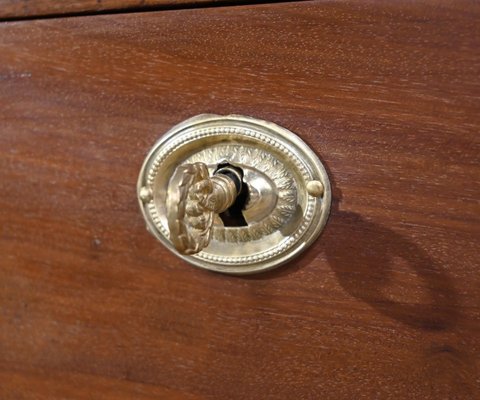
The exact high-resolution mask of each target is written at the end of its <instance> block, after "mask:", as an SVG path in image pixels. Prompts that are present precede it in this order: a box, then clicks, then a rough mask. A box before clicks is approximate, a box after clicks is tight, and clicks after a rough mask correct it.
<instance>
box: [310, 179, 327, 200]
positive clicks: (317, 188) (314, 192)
mask: <svg viewBox="0 0 480 400" xmlns="http://www.w3.org/2000/svg"><path fill="white" fill-rule="evenodd" d="M323 190H324V187H323V183H322V182H320V181H310V182H308V183H307V192H308V194H309V195H310V196H313V197H321V196H322V195H323Z"/></svg>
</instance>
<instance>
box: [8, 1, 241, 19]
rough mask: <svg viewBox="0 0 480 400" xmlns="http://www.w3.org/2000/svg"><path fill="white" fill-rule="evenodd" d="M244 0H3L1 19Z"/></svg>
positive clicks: (231, 2)
mask: <svg viewBox="0 0 480 400" xmlns="http://www.w3.org/2000/svg"><path fill="white" fill-rule="evenodd" d="M235 3H237V4H238V3H242V1H241V0H61V1H58V0H0V19H12V18H15V19H21V18H26V17H29V18H30V17H38V16H54V15H55V16H58V15H66V14H79V13H89V14H91V13H98V12H105V11H114V10H115V11H118V10H131V9H135V10H141V9H145V10H151V9H153V8H174V7H189V6H206V5H212V4H235Z"/></svg>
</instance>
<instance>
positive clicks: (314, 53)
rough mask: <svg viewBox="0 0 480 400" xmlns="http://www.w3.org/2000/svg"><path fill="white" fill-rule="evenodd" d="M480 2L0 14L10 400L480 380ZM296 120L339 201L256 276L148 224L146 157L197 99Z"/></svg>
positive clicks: (359, 392) (471, 393)
mask: <svg viewBox="0 0 480 400" xmlns="http://www.w3.org/2000/svg"><path fill="white" fill-rule="evenodd" d="M478 17H479V7H478V4H474V3H473V2H471V3H469V2H455V3H452V4H447V3H445V4H443V3H442V4H438V5H434V4H431V3H430V2H412V3H410V2H408V3H407V2H383V3H373V2H372V3H370V2H365V3H355V4H354V3H349V2H341V3H340V2H339V3H333V2H302V3H290V4H276V5H273V4H271V5H258V6H245V7H225V8H220V7H218V8H209V9H202V10H200V9H195V10H176V11H162V12H151V13H137V14H124V15H121V14H117V15H106V16H89V17H78V18H64V19H48V20H39V21H25V22H15V23H4V24H2V25H0V121H1V123H0V129H1V131H0V153H1V156H0V227H1V236H0V397H1V398H2V399H4V398H5V399H23V398H42V399H43V398H45V399H51V398H75V399H77V398H78V399H86V398H90V397H88V396H91V394H92V393H95V396H94V397H95V398H96V399H131V398H135V399H153V398H155V399H156V398H172V399H184V398H187V399H190V398H191V399H270V398H271V399H297V398H298V399H319V398H322V399H352V398H361V397H365V398H382V399H387V398H391V399H407V398H408V399H413V398H415V399H439V398H464V399H468V398H475V397H476V396H478V395H479V382H478V372H479V371H478V367H479V365H478V359H479V357H478V354H479V345H480V343H479V342H480V340H479V337H480V336H479V308H478V306H479V304H480V294H479V289H478V288H479V287H480V279H479V274H478V265H479V251H478V250H479V241H480V240H479V234H480V232H479V231H480V230H479V215H480V213H479V211H480V209H479V204H478V200H479V196H480V189H479V176H480V168H479V161H478V157H479V150H480V146H479V125H480V124H479V113H478V110H479V106H480V104H479V95H480V87H479V80H478V76H479V74H480V55H479V52H478V49H479V46H480V30H479V25H478ZM205 112H210V113H216V114H230V113H236V114H243V115H250V116H254V117H258V118H262V119H266V120H270V121H274V122H276V123H278V124H280V125H282V126H285V127H286V128H288V129H290V130H292V131H293V132H296V133H297V134H298V135H299V136H300V137H301V138H302V139H303V140H304V141H306V142H307V143H308V144H309V145H310V146H311V147H312V148H313V149H314V150H315V151H316V152H317V154H319V155H320V156H321V158H322V162H323V163H324V164H325V165H326V167H327V168H328V172H329V176H330V179H331V183H332V186H333V187H332V190H333V203H332V211H331V215H330V219H329V222H328V224H327V226H326V229H325V231H324V232H323V234H322V236H321V238H320V239H319V240H317V241H316V242H315V244H314V245H313V246H312V247H311V248H310V249H309V250H308V251H307V252H306V253H304V254H303V255H302V256H301V257H299V258H297V259H295V260H294V261H292V262H290V263H289V264H287V265H286V266H285V267H282V268H281V269H279V270H275V271H272V272H269V273H265V274H261V275H255V276H251V277H244V278H241V277H229V276H222V275H218V274H215V273H209V272H205V271H201V270H198V269H195V268H193V267H191V266H189V265H187V264H185V263H184V262H183V261H181V260H180V259H178V258H176V257H175V256H173V255H172V254H171V253H170V252H168V250H166V249H165V248H164V247H162V246H161V245H160V244H159V243H158V242H157V241H156V240H155V239H154V238H153V237H151V235H149V234H148V233H147V232H146V230H145V223H144V221H143V218H142V216H141V213H140V211H139V209H138V204H137V200H136V192H135V191H136V188H135V186H136V180H137V176H138V172H139V170H140V166H141V164H142V162H143V160H144V158H145V156H146V152H147V151H148V149H150V148H151V146H152V145H153V143H154V142H155V141H156V140H157V139H158V138H159V137H160V136H161V135H162V134H163V133H164V132H166V131H167V130H168V129H169V128H170V127H171V126H172V125H174V124H176V123H178V122H180V121H181V120H183V119H185V118H188V117H191V116H193V115H196V114H200V113H205Z"/></svg>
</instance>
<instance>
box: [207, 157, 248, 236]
mask: <svg viewBox="0 0 480 400" xmlns="http://www.w3.org/2000/svg"><path fill="white" fill-rule="evenodd" d="M217 173H218V174H223V175H226V176H228V177H229V178H231V179H232V180H233V181H234V182H235V186H236V187H237V190H238V191H239V194H238V196H237V198H236V199H235V202H234V203H233V204H232V205H231V206H230V208H228V209H227V210H226V211H224V212H223V213H220V214H219V216H220V219H221V220H222V222H223V225H224V226H226V227H239V226H248V223H247V221H246V220H245V217H244V216H243V210H244V209H245V206H246V204H247V202H248V196H249V190H248V184H247V183H246V182H245V181H244V180H243V170H242V169H241V168H240V167H237V166H234V165H231V164H229V163H221V164H218V166H217V168H216V169H215V172H214V174H217ZM239 177H240V179H239Z"/></svg>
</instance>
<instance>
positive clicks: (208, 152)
mask: <svg viewBox="0 0 480 400" xmlns="http://www.w3.org/2000/svg"><path fill="white" fill-rule="evenodd" d="M195 162H203V163H205V164H207V165H208V168H209V170H210V172H211V173H213V171H214V170H215V168H216V167H217V166H218V165H219V164H221V163H223V162H229V163H231V164H234V165H236V166H239V167H240V168H242V170H243V172H244V181H245V182H247V184H248V187H249V200H248V202H247V203H246V205H245V208H244V210H243V215H244V217H245V220H246V222H247V224H248V225H247V226H224V225H223V223H222V220H221V219H220V218H219V217H218V215H217V216H216V217H215V223H214V225H213V232H212V238H211V241H210V244H209V245H208V247H206V248H205V249H204V250H203V251H201V252H200V253H198V254H195V255H183V254H180V253H178V252H177V251H176V250H175V248H174V247H173V245H172V243H171V240H170V238H169V229H168V222H167V217H166V214H167V210H166V197H167V190H168V185H169V181H170V178H171V177H172V175H173V173H174V171H175V170H176V168H177V167H179V166H180V165H182V164H187V163H195ZM137 194H138V199H139V203H140V207H141V210H142V213H143V216H144V217H145V220H146V222H147V228H148V230H149V231H150V232H151V233H152V234H153V235H154V236H155V237H156V238H157V239H159V240H160V241H161V242H162V243H163V244H164V245H165V246H166V247H167V248H168V249H170V250H171V251H172V252H174V253H175V254H177V255H178V256H179V257H181V258H183V259H184V260H186V261H188V262H189V263H191V264H193V265H196V266H198V267H201V268H205V269H209V270H213V271H217V272H222V273H227V274H234V275H243V274H251V273H258V272H261V271H266V270H269V269H272V268H275V267H278V266H279V265H282V264H284V263H286V262H287V261H289V260H291V259H292V258H293V257H295V256H296V255H298V254H299V253H300V252H302V251H303V250H305V249H306V248H307V247H308V246H309V245H310V244H312V242H313V241H314V240H315V239H316V238H317V237H318V235H319V234H320V233H321V231H322V230H323V228H324V226H325V224H326V222H327V218H328V214H329V211H330V202H331V189H330V183H329V179H328V176H327V173H326V171H325V168H324V167H323V165H322V163H321V162H320V160H319V158H318V157H317V156H316V155H315V153H314V152H313V151H312V150H311V149H310V148H309V147H308V146H307V145H306V144H305V143H304V142H303V141H302V140H301V139H300V138H299V137H298V136H297V135H295V134H294V133H292V132H290V131H289V130H287V129H285V128H282V127H280V126H278V125H276V124H274V123H271V122H266V121H262V120H258V119H255V118H251V117H244V116H239V115H229V116H218V115H209V114H208V115H207V114H205V115H199V116H196V117H193V118H190V119H188V120H186V121H184V122H182V123H180V124H179V125H176V126H175V127H173V128H172V129H171V130H170V131H168V132H167V133H166V134H165V135H164V136H163V137H162V138H160V140H159V141H158V142H157V143H156V144H155V145H154V147H153V149H152V150H151V151H150V153H149V154H148V156H147V158H146V160H145V162H144V164H143V166H142V169H141V171H140V176H139V179H138V185H137Z"/></svg>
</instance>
